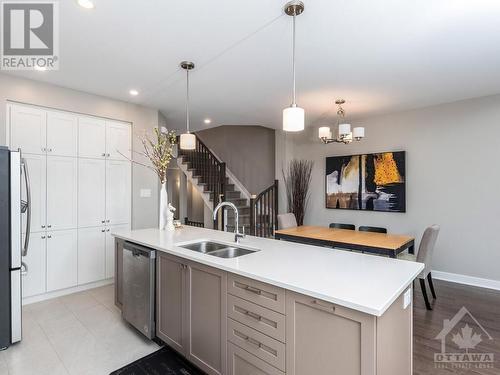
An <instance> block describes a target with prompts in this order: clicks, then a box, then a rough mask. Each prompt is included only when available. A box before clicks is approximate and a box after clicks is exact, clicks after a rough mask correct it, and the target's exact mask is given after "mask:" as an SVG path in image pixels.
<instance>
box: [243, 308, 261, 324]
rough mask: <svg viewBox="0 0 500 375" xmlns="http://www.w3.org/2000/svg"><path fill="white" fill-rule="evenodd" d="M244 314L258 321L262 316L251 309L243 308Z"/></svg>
mask: <svg viewBox="0 0 500 375" xmlns="http://www.w3.org/2000/svg"><path fill="white" fill-rule="evenodd" d="M244 314H245V315H246V316H248V317H249V318H252V319H255V320H257V321H258V322H260V321H261V320H262V316H260V315H258V314H256V313H253V312H251V311H248V310H245V312H244Z"/></svg>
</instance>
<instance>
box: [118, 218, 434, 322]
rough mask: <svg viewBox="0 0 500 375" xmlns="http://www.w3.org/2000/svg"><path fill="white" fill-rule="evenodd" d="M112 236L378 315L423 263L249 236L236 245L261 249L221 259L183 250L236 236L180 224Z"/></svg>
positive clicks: (229, 239) (408, 282) (126, 231)
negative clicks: (201, 242) (186, 246)
mask: <svg viewBox="0 0 500 375" xmlns="http://www.w3.org/2000/svg"><path fill="white" fill-rule="evenodd" d="M112 234H113V235H114V236H115V237H118V238H121V239H124V240H127V241H130V242H134V243H137V244H140V245H144V246H147V247H150V248H154V249H156V250H159V251H163V252H165V253H169V254H172V255H176V256H178V257H181V258H185V259H189V260H192V261H195V262H199V263H203V264H205V265H208V266H211V267H215V268H219V269H222V270H224V271H228V272H232V273H235V274H238V275H242V276H246V277H249V278H252V279H255V280H259V281H262V282H265V283H269V284H272V285H276V286H279V287H282V288H285V289H289V290H292V291H295V292H298V293H302V294H305V295H308V296H311V297H313V298H318V299H321V300H325V301H328V302H332V303H335V304H338V305H341V306H344V307H348V308H351V309H355V310H358V311H362V312H364V313H367V314H371V315H376V316H381V315H382V314H383V313H384V312H385V311H386V310H387V308H388V307H389V306H390V305H391V304H392V303H393V302H394V301H395V300H396V298H397V297H398V296H399V295H400V294H401V293H402V292H403V291H404V290H405V289H406V288H407V287H408V286H409V285H410V284H411V283H412V281H413V279H415V277H416V276H417V275H418V274H419V273H420V272H421V271H422V270H423V268H424V265H423V264H422V263H416V262H409V261H404V260H398V259H391V258H385V257H380V256H375V255H367V254H360V253H354V252H350V251H345V250H337V249H331V248H324V247H318V246H311V245H303V244H298V243H293V242H287V241H278V240H274V239H265V238H259V237H252V236H247V237H246V238H244V239H242V240H241V243H240V246H242V247H249V248H256V249H259V250H260V251H258V252H255V253H251V254H247V255H243V256H240V257H238V258H232V259H224V258H218V257H216V256H213V255H208V254H202V253H198V252H196V251H192V250H188V249H184V248H181V247H179V246H177V245H179V244H183V243H190V242H193V241H196V240H215V241H223V242H229V243H232V242H233V241H234V234H232V233H227V232H221V231H215V230H211V229H203V228H195V227H190V226H184V227H182V228H180V229H176V230H175V231H160V230H158V229H141V230H118V231H115V232H113V233H112Z"/></svg>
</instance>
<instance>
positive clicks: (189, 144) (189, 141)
mask: <svg viewBox="0 0 500 375" xmlns="http://www.w3.org/2000/svg"><path fill="white" fill-rule="evenodd" d="M180 65H181V68H182V69H184V70H185V71H186V133H183V134H181V139H180V142H179V144H180V147H181V149H182V150H194V149H195V147H196V137H195V135H194V134H191V133H190V132H189V71H190V70H193V69H194V63H193V62H191V61H183V62H181V64H180Z"/></svg>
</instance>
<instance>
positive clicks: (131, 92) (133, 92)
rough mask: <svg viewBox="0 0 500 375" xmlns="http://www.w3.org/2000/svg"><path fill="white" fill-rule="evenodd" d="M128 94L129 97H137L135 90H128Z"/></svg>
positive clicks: (137, 92)
mask: <svg viewBox="0 0 500 375" xmlns="http://www.w3.org/2000/svg"><path fill="white" fill-rule="evenodd" d="M128 93H129V94H130V95H132V96H137V95H139V91H137V90H133V89H132V90H130V91H129V92H128Z"/></svg>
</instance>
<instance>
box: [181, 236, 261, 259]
mask: <svg viewBox="0 0 500 375" xmlns="http://www.w3.org/2000/svg"><path fill="white" fill-rule="evenodd" d="M177 246H179V247H182V248H184V249H188V250H192V251H196V252H198V253H203V254H208V255H213V256H215V257H219V258H237V257H240V256H242V255H246V254H251V253H255V252H257V251H259V250H258V249H249V248H245V247H240V246H238V245H236V244H235V245H230V244H227V243H223V242H215V241H210V240H202V241H198V242H192V243H188V244H179V245H177Z"/></svg>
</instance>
